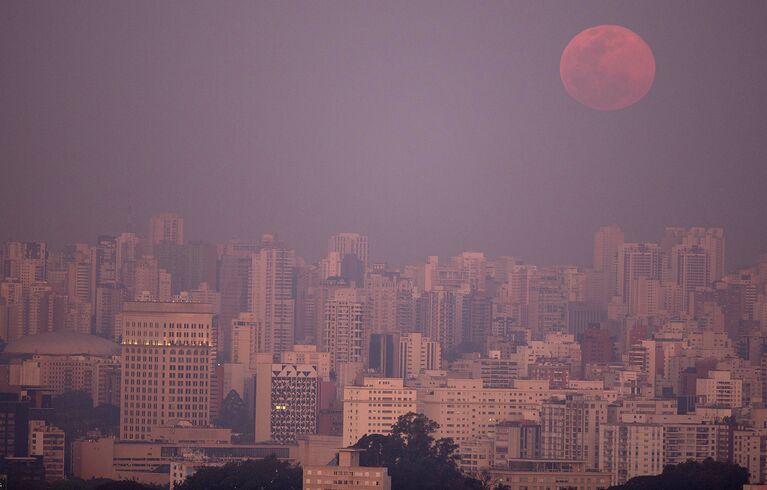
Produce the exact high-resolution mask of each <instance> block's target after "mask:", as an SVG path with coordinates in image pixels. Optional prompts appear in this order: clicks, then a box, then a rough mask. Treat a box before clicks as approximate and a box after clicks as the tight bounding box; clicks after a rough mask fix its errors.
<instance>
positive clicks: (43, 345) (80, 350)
mask: <svg viewBox="0 0 767 490" xmlns="http://www.w3.org/2000/svg"><path fill="white" fill-rule="evenodd" d="M119 353H120V346H119V345H117V344H116V343H114V342H112V341H111V340H107V339H105V338H103V337H97V336H95V335H88V334H84V333H76V332H49V333H41V334H38V335H30V336H28V337H22V338H20V339H16V340H14V341H12V342H9V343H8V345H7V346H5V349H4V350H3V354H9V355H16V356H21V355H25V354H41V355H52V356H67V355H69V356H71V355H78V354H81V355H91V356H100V357H110V356H112V355H115V354H119Z"/></svg>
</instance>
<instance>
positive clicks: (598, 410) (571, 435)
mask: <svg viewBox="0 0 767 490" xmlns="http://www.w3.org/2000/svg"><path fill="white" fill-rule="evenodd" d="M605 422H607V401H606V400H604V399H600V398H599V397H587V396H584V395H580V394H577V395H576V394H574V395H567V396H565V397H564V398H552V399H549V400H546V401H544V402H543V406H542V407H541V427H542V429H541V438H542V444H541V452H542V455H543V458H545V459H568V460H578V461H584V462H585V463H586V468H588V469H595V468H597V465H598V462H599V428H600V426H601V425H602V424H604V423H605Z"/></svg>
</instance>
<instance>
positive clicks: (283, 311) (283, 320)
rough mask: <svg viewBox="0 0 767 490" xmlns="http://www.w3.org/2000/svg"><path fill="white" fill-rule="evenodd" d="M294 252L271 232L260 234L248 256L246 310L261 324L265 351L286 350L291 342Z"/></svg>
mask: <svg viewBox="0 0 767 490" xmlns="http://www.w3.org/2000/svg"><path fill="white" fill-rule="evenodd" d="M295 267H296V255H295V252H294V251H293V250H291V249H289V248H287V247H286V246H285V245H284V244H282V243H281V242H280V241H278V240H277V239H276V237H275V236H273V235H264V236H263V237H262V239H261V249H260V250H259V251H258V253H257V254H254V255H253V256H252V262H251V282H250V284H251V287H250V302H249V305H248V306H249V308H248V311H251V312H253V313H254V314H255V320H256V321H258V322H260V323H261V325H263V328H264V331H265V337H264V346H265V350H266V351H267V352H274V353H279V352H283V351H286V350H290V348H291V347H292V346H293V341H294V327H295V325H294V323H295V292H294V288H293V283H294V269H295Z"/></svg>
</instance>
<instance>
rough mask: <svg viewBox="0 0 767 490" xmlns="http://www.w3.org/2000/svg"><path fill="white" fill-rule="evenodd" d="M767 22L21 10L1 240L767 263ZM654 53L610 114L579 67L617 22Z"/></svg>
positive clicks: (657, 6)
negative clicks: (685, 230)
mask: <svg viewBox="0 0 767 490" xmlns="http://www.w3.org/2000/svg"><path fill="white" fill-rule="evenodd" d="M766 18H767V3H765V2H756V1H754V2H733V3H731V2H702V1H699V2H694V4H692V3H689V2H672V3H669V2H648V1H643V2H612V1H611V2H589V3H585V2H564V1H562V2H535V3H533V2H526V3H521V2H502V3H500V2H497V3H473V2H455V3H448V2H433V3H423V2H419V4H418V5H412V4H411V3H410V2H380V3H369V2H365V3H363V2H321V3H320V2H300V3H296V2H290V3H289V2H273V3H266V2H259V3H255V2H196V3H191V4H190V3H187V2H184V3H181V2H148V1H147V2H137V1H131V2H21V1H6V2H2V3H0V67H2V68H1V70H2V71H1V72H0V73H1V74H0V242H2V241H5V240H9V239H30V240H31V239H39V240H49V241H52V242H54V243H64V242H74V241H82V240H83V239H85V238H88V239H91V240H92V239H95V237H96V235H97V234H99V233H116V232H120V231H123V230H124V229H125V227H126V219H127V214H128V208H129V205H132V208H133V223H134V225H135V228H136V231H138V232H142V233H144V232H145V231H146V230H145V229H144V228H145V223H147V221H148V218H149V216H150V215H151V214H154V213H156V212H160V211H166V210H167V211H175V212H178V213H180V214H182V215H184V216H186V217H187V227H188V230H187V235H188V236H189V237H190V238H205V239H210V240H224V239H226V238H229V237H242V238H252V237H257V236H259V235H260V233H261V232H266V231H271V230H274V231H278V232H279V233H280V234H281V235H282V236H283V237H284V238H285V239H286V240H287V241H289V242H290V243H291V244H292V245H294V246H295V247H296V249H297V250H298V251H299V252H300V253H302V254H303V255H306V256H307V257H308V258H311V259H316V258H318V257H319V256H320V254H321V253H322V252H323V251H324V245H325V243H324V240H325V237H327V236H329V235H330V234H332V233H335V232H338V231H345V230H353V231H359V232H362V233H366V234H368V235H369V236H370V241H371V243H373V244H374V249H373V250H371V253H372V255H373V256H374V257H375V258H387V259H393V260H395V261H404V260H410V259H413V258H417V257H422V256H425V255H427V254H440V255H442V254H445V255H449V254H453V253H456V252H459V251H462V250H470V249H479V250H483V251H485V252H488V253H489V254H490V255H498V254H511V255H515V256H517V257H520V258H523V259H526V260H531V261H542V262H547V263H565V262H582V263H588V262H589V261H590V253H591V237H592V233H593V231H594V230H596V229H597V227H598V226H599V225H602V224H606V223H613V222H615V223H620V224H621V225H622V226H624V227H625V228H626V230H627V232H628V238H629V239H646V240H653V239H656V238H657V237H659V236H660V234H661V232H662V229H663V226H664V225H680V226H723V227H724V228H725V229H726V230H727V234H728V243H727V247H728V250H727V255H728V257H729V259H728V260H731V263H730V264H729V265H730V266H735V265H740V264H745V263H749V262H751V261H753V260H754V259H755V258H756V256H757V255H758V254H760V253H762V252H765V251H767V228H766V227H764V226H763V225H764V214H765V209H766V208H767V192H765V191H764V189H765V187H766V186H765V184H766V183H767V169H766V168H765V164H766V163H767V138H765V134H767V83H766V82H767V63H766V62H765V60H767V30H765V29H764V21H765V19H766ZM605 23H608V24H620V25H625V26H626V27H628V28H630V29H631V30H633V31H635V32H637V33H638V34H639V35H640V36H642V37H643V38H644V39H645V40H646V41H647V43H648V44H649V45H650V47H651V48H652V49H653V52H654V55H655V59H656V63H657V73H656V78H655V82H654V86H653V88H652V89H651V90H650V92H649V93H648V95H647V96H646V97H645V98H644V99H643V100H642V101H641V102H640V103H638V104H637V105H635V106H633V107H630V108H628V109H626V110H623V111H617V112H610V113H602V112H597V111H593V110H590V109H587V108H585V107H583V106H581V105H580V104H578V103H577V102H575V101H574V100H572V99H571V98H569V97H568V96H567V94H566V93H565V91H564V89H563V88H562V85H561V82H560V79H559V72H558V70H559V58H560V55H561V52H562V49H563V48H564V47H565V45H566V44H567V42H568V41H569V40H570V39H571V38H572V36H574V35H575V34H577V33H578V32H580V31H581V30H583V29H585V28H587V27H590V26H592V25H597V24H605Z"/></svg>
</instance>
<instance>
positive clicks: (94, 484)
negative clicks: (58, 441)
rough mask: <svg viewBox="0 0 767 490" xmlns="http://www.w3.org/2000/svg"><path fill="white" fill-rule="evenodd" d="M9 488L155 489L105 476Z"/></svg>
mask: <svg viewBox="0 0 767 490" xmlns="http://www.w3.org/2000/svg"><path fill="white" fill-rule="evenodd" d="M10 488H24V489H25V490H157V489H158V487H155V486H152V485H142V484H140V483H136V482H134V481H114V480H108V479H105V478H97V479H93V480H81V479H79V478H72V479H69V480H61V481H55V482H44V481H40V482H20V483H19V484H18V485H16V486H12V487H10Z"/></svg>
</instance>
